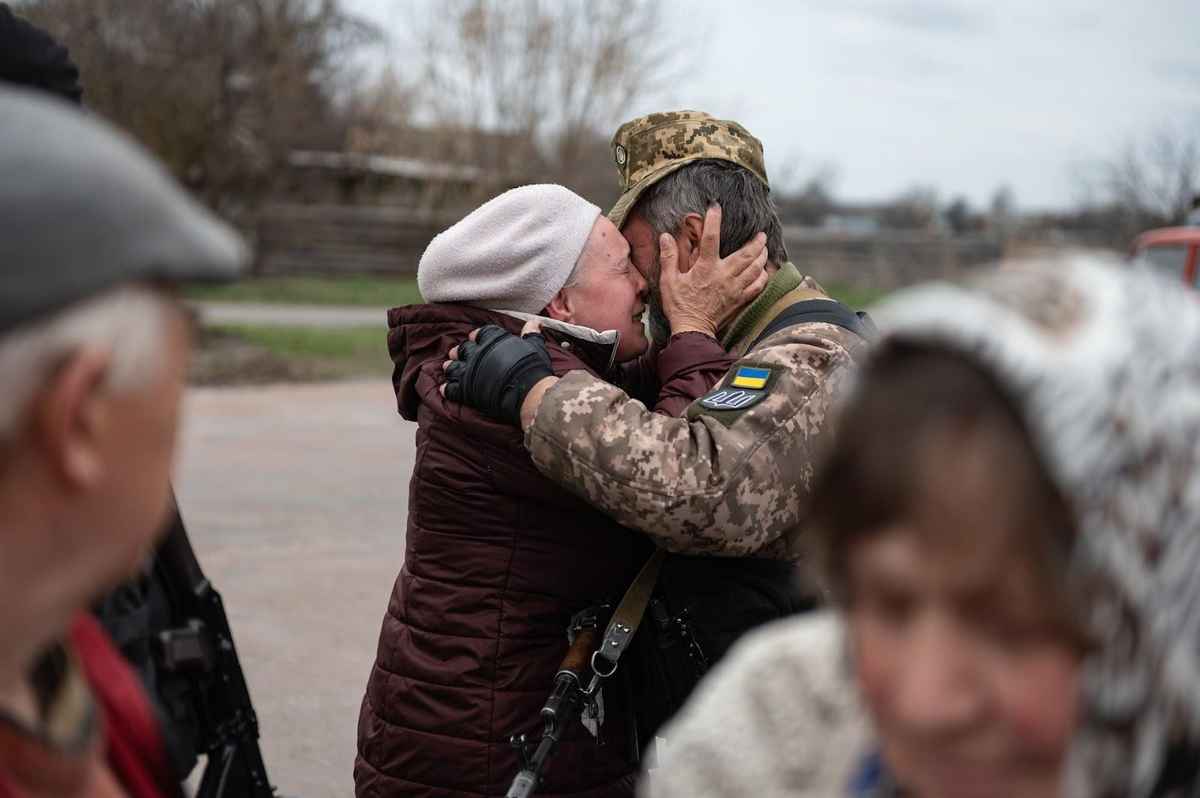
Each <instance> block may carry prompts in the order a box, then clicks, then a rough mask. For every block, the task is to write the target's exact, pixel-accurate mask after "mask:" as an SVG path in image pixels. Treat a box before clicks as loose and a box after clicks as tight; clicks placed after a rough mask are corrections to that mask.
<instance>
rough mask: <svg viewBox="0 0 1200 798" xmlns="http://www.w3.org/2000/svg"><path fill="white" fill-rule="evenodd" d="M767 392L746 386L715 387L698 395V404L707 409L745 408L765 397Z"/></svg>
mask: <svg viewBox="0 0 1200 798" xmlns="http://www.w3.org/2000/svg"><path fill="white" fill-rule="evenodd" d="M766 396H767V392H766V391H763V390H757V391H756V390H751V389H748V388H717V389H716V390H714V391H710V392H709V393H707V394H705V395H704V396H702V397H700V406H701V407H706V408H708V409H709V410H745V409H746V408H747V407H752V406H753V405H756V404H758V403H759V402H761V401H762V400H763V399H764V398H766Z"/></svg>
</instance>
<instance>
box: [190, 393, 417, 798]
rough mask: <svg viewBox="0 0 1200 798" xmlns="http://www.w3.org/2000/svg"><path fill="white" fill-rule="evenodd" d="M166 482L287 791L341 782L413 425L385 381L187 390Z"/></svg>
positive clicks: (315, 794) (396, 532) (384, 593)
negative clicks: (171, 476)
mask: <svg viewBox="0 0 1200 798" xmlns="http://www.w3.org/2000/svg"><path fill="white" fill-rule="evenodd" d="M186 412H187V421H186V425H185V428H184V438H183V448H182V453H181V459H180V462H179V466H178V469H177V472H176V490H177V491H178V494H179V503H180V507H181V508H182V511H183V514H184V518H185V520H186V522H187V525H188V531H189V533H190V535H191V537H192V540H193V542H194V544H195V547H196V550H197V553H198V555H199V557H200V560H201V562H202V564H203V566H204V568H205V570H206V571H208V573H209V575H210V576H211V577H212V579H213V582H214V583H215V585H216V586H217V588H218V589H219V590H220V591H221V593H222V594H223V596H224V598H225V604H226V608H227V609H228V611H229V615H230V620H231V622H232V624H233V629H234V635H235V639H236V642H237V645H238V649H239V653H240V654H241V657H242V661H243V663H244V666H245V669H246V676H247V679H248V681H249V683H250V689H251V692H252V694H253V696H254V700H255V703H256V705H257V708H258V713H259V718H260V720H261V725H262V733H263V748H264V756H265V758H266V762H267V766H268V768H269V769H270V772H271V775H272V778H273V780H274V781H275V782H276V783H277V785H278V786H279V787H280V789H281V791H282V792H283V794H285V795H294V796H297V798H327V797H328V798H332V797H333V796H349V795H352V794H353V785H352V779H351V768H352V766H353V761H354V747H355V725H356V722H357V719H358V703H359V700H360V699H361V698H362V691H363V688H364V686H365V684H366V679H367V674H368V671H369V669H370V666H371V662H372V660H373V658H374V655H375V645H376V640H377V636H378V634H379V624H380V621H381V620H382V617H383V611H384V608H385V606H386V602H387V598H388V595H389V592H390V590H391V585H392V582H393V580H394V579H395V577H396V574H397V572H398V570H399V568H400V563H401V560H402V558H403V552H404V520H405V516H406V512H407V503H408V497H407V493H408V480H409V476H410V474H411V471H412V463H413V433H414V430H415V426H414V425H412V424H409V423H407V422H405V421H403V420H402V419H401V418H400V417H399V416H398V415H396V410H395V400H394V399H393V398H392V392H391V386H390V385H389V384H388V382H387V381H386V380H384V381H380V380H371V381H360V382H343V383H325V384H310V385H295V384H292V385H280V386H272V387H267V388H261V387H258V388H193V389H190V390H189V393H188V396H187V400H186Z"/></svg>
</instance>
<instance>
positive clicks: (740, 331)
mask: <svg viewBox="0 0 1200 798" xmlns="http://www.w3.org/2000/svg"><path fill="white" fill-rule="evenodd" d="M803 280H804V277H803V276H802V275H801V274H800V270H799V269H797V268H796V266H795V264H793V263H792V262H791V261H787V262H786V263H784V264H783V265H782V266H780V267H779V271H777V272H775V274H773V275H771V279H770V280H769V281H768V282H767V287H766V288H764V289H763V292H762V293H761V294H759V295H758V298H757V299H755V300H754V301H753V302H751V303H750V305H749V307H747V308H746V309H745V310H743V311H742V312H741V313H739V314H738V316H737V318H735V319H734V320H733V323H731V324H730V325H729V327H728V328H726V330H725V331H724V332H723V333H722V334H721V346H723V347H724V348H725V349H726V350H731V349H733V348H734V347H735V346H737V345H738V343H739V342H740V341H741V340H742V339H743V338H745V337H746V336H747V335H749V333H750V331H751V330H753V329H754V328H755V326H756V325H757V324H758V322H759V320H760V319H761V318H762V315H763V314H764V313H766V312H767V311H768V310H770V309H771V308H772V307H774V306H775V303H776V302H778V301H779V300H780V299H782V298H783V295H784V294H786V293H788V292H789V291H793V290H795V289H796V288H799V287H800V283H801V282H803Z"/></svg>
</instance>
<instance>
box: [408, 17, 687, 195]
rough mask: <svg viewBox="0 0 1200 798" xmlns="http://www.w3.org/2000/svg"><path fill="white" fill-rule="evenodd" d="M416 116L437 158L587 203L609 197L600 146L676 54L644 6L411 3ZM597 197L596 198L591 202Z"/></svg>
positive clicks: (665, 74) (666, 75) (653, 88)
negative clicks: (542, 185) (554, 183)
mask: <svg viewBox="0 0 1200 798" xmlns="http://www.w3.org/2000/svg"><path fill="white" fill-rule="evenodd" d="M409 9H410V12H411V13H410V26H409V28H410V31H411V36H412V42H411V45H412V46H409V47H405V48H404V49H405V51H406V52H409V53H416V54H418V57H419V58H420V59H421V67H420V69H419V71H418V72H417V75H418V80H417V85H418V86H419V87H420V88H421V95H420V99H421V108H422V113H421V118H423V119H424V120H425V122H426V123H427V124H428V125H430V126H431V127H434V128H436V129H439V130H441V131H442V133H443V135H441V136H440V137H439V141H440V144H439V147H440V150H441V151H440V152H439V153H437V154H438V155H440V156H441V157H445V158H450V159H456V160H464V159H465V160H472V161H475V162H477V163H480V164H481V165H485V166H487V167H489V168H492V169H496V170H500V171H504V172H508V173H517V174H520V175H522V176H524V177H526V178H528V179H555V180H558V181H559V182H563V183H566V184H567V185H569V186H572V187H574V188H578V189H579V190H581V191H582V192H583V193H585V194H590V195H592V196H593V197H594V198H595V192H596V191H597V190H600V189H599V188H598V187H599V185H600V175H604V178H603V181H604V185H607V186H610V187H611V188H610V192H611V195H612V196H611V197H608V198H605V199H611V198H614V197H615V194H616V180H615V176H614V174H613V167H612V164H611V163H610V158H611V155H610V154H609V152H608V138H609V136H610V135H611V132H612V130H613V128H614V127H615V126H616V125H617V124H618V123H619V122H620V121H623V118H624V117H625V116H627V115H628V113H629V109H630V107H631V105H632V103H633V101H634V100H635V99H646V98H648V97H654V96H655V95H656V94H658V93H659V92H660V91H661V90H662V89H663V88H664V87H665V86H666V85H667V83H668V81H669V79H670V78H671V77H672V75H673V74H674V73H673V71H672V68H673V65H674V64H675V63H676V62H677V58H676V57H675V55H676V53H677V52H678V50H679V49H680V48H678V47H677V46H675V43H674V42H673V40H672V37H671V36H670V35H669V31H668V29H667V27H666V26H665V24H664V23H663V20H662V17H661V12H660V6H659V5H658V4H657V3H655V2H652V0H607V1H606V2H602V3H601V2H593V1H591V0H444V1H443V2H439V3H433V4H430V3H411V4H410V6H409ZM597 199H600V198H597Z"/></svg>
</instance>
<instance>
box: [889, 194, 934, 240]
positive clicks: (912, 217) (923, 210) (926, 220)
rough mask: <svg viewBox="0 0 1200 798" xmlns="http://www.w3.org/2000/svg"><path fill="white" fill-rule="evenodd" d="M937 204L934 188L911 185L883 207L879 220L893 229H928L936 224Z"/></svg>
mask: <svg viewBox="0 0 1200 798" xmlns="http://www.w3.org/2000/svg"><path fill="white" fill-rule="evenodd" d="M939 205H940V203H939V202H938V195H937V189H936V188H934V187H932V186H913V187H912V188H910V189H909V190H907V191H905V192H904V193H903V194H901V195H900V196H899V197H897V198H896V199H894V200H892V201H891V202H889V203H888V204H887V205H885V206H884V207H883V209H882V212H881V213H880V220H881V221H882V222H883V224H884V226H886V227H890V228H892V229H893V230H930V229H932V228H934V227H935V226H936V225H937V222H938V207H939Z"/></svg>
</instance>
